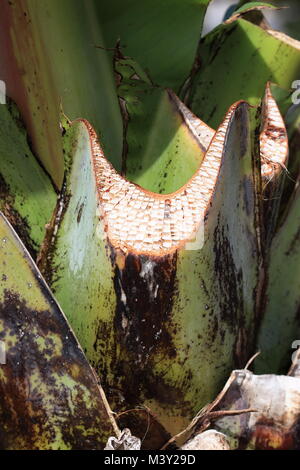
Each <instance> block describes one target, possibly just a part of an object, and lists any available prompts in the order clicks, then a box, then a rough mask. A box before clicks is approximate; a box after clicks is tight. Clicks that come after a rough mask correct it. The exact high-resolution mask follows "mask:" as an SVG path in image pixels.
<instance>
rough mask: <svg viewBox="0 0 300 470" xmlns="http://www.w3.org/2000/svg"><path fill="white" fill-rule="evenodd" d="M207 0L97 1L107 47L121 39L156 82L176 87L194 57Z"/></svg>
mask: <svg viewBox="0 0 300 470" xmlns="http://www.w3.org/2000/svg"><path fill="white" fill-rule="evenodd" d="M208 4H209V0H185V1H182V0H143V1H140V0H125V1H124V0H115V1H109V0H105V1H101V2H97V9H98V12H99V17H100V19H101V23H102V25H103V35H104V39H105V43H106V46H107V47H110V48H113V47H115V46H116V43H117V41H118V40H120V43H121V48H122V51H123V52H124V54H125V55H126V56H130V57H134V59H135V60H137V61H138V62H139V63H140V64H141V65H142V67H143V68H145V69H146V70H147V71H148V72H149V73H150V74H151V76H152V77H153V79H154V81H155V83H158V84H159V85H162V86H166V87H170V88H172V89H173V90H174V91H176V92H177V91H178V90H179V88H180V86H181V85H182V84H183V82H184V80H185V79H186V77H187V75H188V73H189V72H190V69H191V67H192V63H193V60H194V56H195V52H196V48H197V44H198V41H199V38H200V36H201V29H202V23H203V18H204V15H205V11H206V8H207V6H208Z"/></svg>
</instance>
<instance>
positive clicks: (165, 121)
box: [115, 59, 214, 194]
mask: <svg viewBox="0 0 300 470" xmlns="http://www.w3.org/2000/svg"><path fill="white" fill-rule="evenodd" d="M115 68H116V72H117V73H118V76H119V77H120V84H119V87H118V95H119V97H121V99H122V106H123V109H124V111H125V112H124V113H123V114H124V116H123V118H124V142H125V145H124V150H125V152H124V154H123V162H124V168H123V171H124V173H125V174H126V177H127V178H128V179H129V180H130V181H133V182H134V183H136V184H139V185H141V186H142V187H143V188H145V189H148V190H150V191H155V192H157V193H165V194H166V193H171V192H173V191H176V190H177V189H179V188H180V187H181V186H182V185H183V184H184V183H185V182H186V181H187V180H188V179H189V178H190V177H191V176H192V175H193V174H194V173H195V171H196V170H197V169H198V167H199V165H200V163H201V161H202V159H203V155H204V152H205V150H206V149H207V146H208V143H209V141H210V139H211V137H212V136H213V134H214V131H213V130H212V129H209V128H207V127H206V126H205V125H204V124H203V123H201V124H202V127H203V128H204V130H207V132H206V134H208V138H207V139H206V140H205V138H204V141H203V137H202V138H201V136H200V137H198V135H196V134H195V133H193V132H192V130H191V128H190V127H191V122H190V121H191V119H190V118H189V117H188V116H187V114H188V113H189V111H188V110H187V109H186V108H185V106H184V105H183V103H180V102H179V99H178V98H177V97H176V95H174V93H173V92H172V91H171V90H167V89H163V88H160V87H157V86H154V85H152V83H151V82H150V80H149V79H148V78H147V77H142V76H140V77H139V75H138V73H140V72H139V71H138V66H137V64H134V62H133V61H132V60H130V59H129V60H128V59H127V60H126V59H123V60H118V61H117V62H116V65H115ZM190 114H191V113H190ZM194 119H195V120H196V117H194ZM198 121H200V120H198ZM199 125H200V124H199Z"/></svg>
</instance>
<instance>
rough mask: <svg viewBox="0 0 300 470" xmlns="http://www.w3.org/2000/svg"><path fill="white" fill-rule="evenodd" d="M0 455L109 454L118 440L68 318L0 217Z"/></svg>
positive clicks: (14, 234) (17, 239)
mask: <svg viewBox="0 0 300 470" xmlns="http://www.w3.org/2000/svg"><path fill="white" fill-rule="evenodd" d="M0 264H1V279H0V341H1V343H0V344H1V364H0V422H1V427H0V448H1V449H9V450H11V449H15V450H22V449H23V450H24V449H30V450H55V449H84V450H87V449H103V447H104V445H105V443H106V440H107V438H108V436H109V435H110V434H112V433H113V430H112V426H111V424H110V421H109V418H108V414H107V412H106V409H105V407H104V404H103V401H102V398H101V395H100V391H99V386H98V384H97V380H96V378H95V375H94V373H93V372H92V370H91V368H90V366H89V364H88V362H87V361H86V359H85V357H84V354H83V352H82V350H81V348H80V346H79V344H78V342H77V341H76V339H75V337H74V334H73V332H72V330H71V329H70V327H69V325H68V323H67V321H66V319H65V317H64V314H63V313H62V311H61V310H60V307H59V305H58V304H57V303H56V301H55V299H54V298H53V296H52V294H51V292H50V290H49V288H48V287H47V285H46V283H45V281H44V280H43V279H42V277H41V274H40V273H39V271H38V270H37V268H36V266H35V264H34V262H33V261H32V259H31V258H30V256H29V254H28V252H27V251H26V249H25V248H24V246H23V245H22V243H21V241H20V239H19V238H18V237H17V235H16V233H15V232H14V230H13V229H12V227H11V226H10V224H9V223H8V222H7V221H6V220H5V218H4V217H3V216H2V215H1V216H0Z"/></svg>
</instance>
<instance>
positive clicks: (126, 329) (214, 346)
mask: <svg viewBox="0 0 300 470" xmlns="http://www.w3.org/2000/svg"><path fill="white" fill-rule="evenodd" d="M72 134H73V137H72ZM65 138H66V143H67V146H68V148H69V151H70V152H71V154H72V161H71V166H70V172H69V174H68V179H67V192H68V193H69V195H70V198H69V202H68V205H67V206H66V208H65V211H64V216H63V218H62V220H61V222H60V225H59V227H58V231H57V237H56V240H55V244H54V245H52V246H50V247H49V253H50V260H49V262H50V267H49V265H48V269H47V270H48V271H49V269H50V271H51V272H52V276H53V277H52V280H50V281H51V285H52V288H53V290H54V292H55V295H56V297H57V298H58V299H59V301H60V303H61V305H62V307H63V308H64V310H65V311H66V312H67V315H68V318H69V320H70V322H71V324H72V326H73V328H74V329H75V332H76V334H77V335H78V338H79V339H80V342H81V344H82V345H83V347H84V349H85V351H86V354H87V356H88V358H89V360H90V361H91V363H92V365H93V366H94V367H95V368H96V370H97V371H98V372H99V374H101V377H102V378H103V388H104V390H105V392H106V393H107V395H108V399H109V401H110V403H111V406H112V407H113V409H114V410H118V409H119V410H121V409H122V408H123V409H124V403H126V407H127V408H128V406H136V405H137V404H145V405H146V406H147V407H149V408H150V410H151V412H153V413H155V414H156V415H157V417H158V419H159V420H160V422H161V423H163V424H164V426H165V427H166V428H167V429H168V430H169V431H170V432H171V433H172V434H174V433H176V432H177V431H178V430H180V429H182V428H183V427H184V424H186V423H187V422H188V421H189V420H190V419H191V417H192V416H194V415H195V412H196V411H197V410H198V409H199V408H201V406H202V405H203V404H204V403H207V402H208V401H210V400H211V399H212V398H213V397H214V396H215V395H216V393H217V392H218V390H219V388H220V387H221V385H222V383H223V381H224V380H225V378H226V377H227V376H228V374H229V371H230V370H231V369H232V367H234V366H235V365H239V364H245V363H246V361H247V359H248V357H249V355H251V350H252V346H253V339H254V335H255V328H253V324H254V323H255V318H256V314H257V313H256V296H257V289H258V287H257V286H258V282H259V269H258V268H257V266H258V265H259V263H260V261H259V260H260V253H259V244H258V242H257V236H258V232H259V230H258V215H257V208H258V200H257V196H256V181H257V180H258V178H257V175H258V171H259V168H258V167H257V159H256V155H255V152H256V150H255V149H254V147H253V145H252V138H253V137H252V133H251V131H250V121H249V115H248V105H247V104H246V103H245V102H238V103H236V104H234V105H233V106H232V107H231V108H230V110H229V111H228V113H227V115H226V116H225V119H224V121H223V122H222V124H221V126H220V127H219V129H218V130H217V132H216V134H215V135H214V137H213V138H212V141H211V143H210V146H209V148H208V150H207V152H206V154H205V156H204V159H203V162H202V164H201V166H200V167H199V169H198V170H197V171H196V173H195V174H194V175H193V176H192V178H191V179H190V180H189V181H188V182H187V183H186V184H185V185H184V186H183V187H182V188H180V189H179V190H178V191H175V192H174V193H171V194H164V195H162V194H157V193H151V192H150V191H146V190H144V189H142V188H140V187H138V186H136V185H134V184H133V183H130V182H129V181H127V180H126V179H124V178H123V177H121V176H120V175H119V174H118V173H117V172H116V171H115V170H114V169H113V168H112V166H111V165H110V164H109V163H108V161H107V160H106V159H105V157H104V155H103V151H102V149H101V146H100V144H99V142H98V139H97V136H96V134H95V132H94V130H93V128H92V126H91V125H90V124H89V123H88V122H87V121H84V120H80V121H77V122H76V123H74V124H73V125H72V126H71V127H70V128H68V129H67V133H66V137H65ZM72 142H73V144H72ZM255 174H256V176H255V177H254V175H255ZM228 187H230V188H231V191H230V192H228ZM241 240H242V241H243V242H242V243H241ZM199 358H201V361H200V363H199ZM124 399H125V402H124V401H123V402H122V400H124Z"/></svg>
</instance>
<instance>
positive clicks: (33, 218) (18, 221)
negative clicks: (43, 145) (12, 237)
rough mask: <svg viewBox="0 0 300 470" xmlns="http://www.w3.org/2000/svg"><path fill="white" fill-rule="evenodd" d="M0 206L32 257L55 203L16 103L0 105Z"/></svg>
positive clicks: (41, 238) (38, 245) (35, 252)
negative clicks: (32, 149) (33, 152)
mask: <svg viewBox="0 0 300 470" xmlns="http://www.w3.org/2000/svg"><path fill="white" fill-rule="evenodd" d="M0 195H1V200H0V208H1V210H2V211H3V213H4V214H5V216H6V217H7V218H8V220H9V221H10V222H11V224H12V225H13V227H14V229H15V230H16V231H17V233H18V234H19V236H20V237H21V238H22V240H23V242H24V243H25V245H26V247H27V249H29V250H30V253H31V255H32V256H34V257H35V256H36V254H37V252H38V251H39V249H40V246H41V243H42V241H43V240H44V237H45V234H46V224H47V223H48V222H49V220H50V219H51V216H52V213H53V211H54V209H55V206H56V199H57V196H56V193H55V190H54V188H53V186H52V184H51V181H50V178H49V177H48V175H47V174H46V173H45V171H44V170H43V169H42V168H41V167H40V165H39V163H38V162H37V161H36V159H35V157H34V155H33V154H32V151H31V150H30V147H29V144H28V136H27V134H26V132H25V130H24V128H23V123H22V120H21V118H20V115H19V112H18V110H17V108H16V106H15V105H14V104H13V103H12V102H10V101H7V104H6V105H1V106H0Z"/></svg>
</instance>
